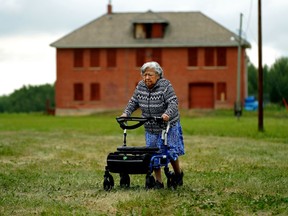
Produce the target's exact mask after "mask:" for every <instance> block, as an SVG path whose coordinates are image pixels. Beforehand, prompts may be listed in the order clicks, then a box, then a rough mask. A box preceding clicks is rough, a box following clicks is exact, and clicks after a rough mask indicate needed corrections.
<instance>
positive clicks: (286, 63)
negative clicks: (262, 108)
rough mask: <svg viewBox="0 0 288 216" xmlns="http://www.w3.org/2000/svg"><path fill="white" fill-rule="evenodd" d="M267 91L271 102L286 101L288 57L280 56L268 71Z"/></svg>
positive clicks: (287, 91) (287, 99) (287, 93)
mask: <svg viewBox="0 0 288 216" xmlns="http://www.w3.org/2000/svg"><path fill="white" fill-rule="evenodd" d="M269 87H270V88H269V92H270V101H271V102H272V103H279V104H283V103H282V100H283V98H285V100H286V101H288V57H281V58H279V59H277V60H276V61H275V63H274V64H273V65H272V67H271V69H270V71H269Z"/></svg>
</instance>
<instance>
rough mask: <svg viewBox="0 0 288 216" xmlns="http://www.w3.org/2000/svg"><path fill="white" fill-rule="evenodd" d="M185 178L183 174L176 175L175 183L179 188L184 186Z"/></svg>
mask: <svg viewBox="0 0 288 216" xmlns="http://www.w3.org/2000/svg"><path fill="white" fill-rule="evenodd" d="M183 176H184V173H183V172H181V173H180V174H175V183H176V185H177V186H182V185H183Z"/></svg>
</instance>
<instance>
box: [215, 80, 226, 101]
mask: <svg viewBox="0 0 288 216" xmlns="http://www.w3.org/2000/svg"><path fill="white" fill-rule="evenodd" d="M217 100H221V101H225V100H226V83H225V82H219V83H217Z"/></svg>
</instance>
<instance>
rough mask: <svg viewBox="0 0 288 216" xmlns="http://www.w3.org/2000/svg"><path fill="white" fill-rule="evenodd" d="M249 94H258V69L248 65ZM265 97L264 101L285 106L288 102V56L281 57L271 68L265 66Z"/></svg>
mask: <svg viewBox="0 0 288 216" xmlns="http://www.w3.org/2000/svg"><path fill="white" fill-rule="evenodd" d="M248 94H249V95H253V96H255V97H256V98H257V96H258V69H257V68H256V67H255V66H254V65H253V64H249V65H248ZM263 98H264V102H270V103H275V104H279V105H281V106H283V105H284V104H283V100H286V101H287V102H288V57H281V58H279V59H277V60H276V61H275V63H274V64H273V65H272V66H271V67H270V68H269V67H268V66H267V65H265V66H264V67H263Z"/></svg>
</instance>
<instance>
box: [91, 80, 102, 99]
mask: <svg viewBox="0 0 288 216" xmlns="http://www.w3.org/2000/svg"><path fill="white" fill-rule="evenodd" d="M90 100H91V101H99V100H100V84H99V83H91V85H90Z"/></svg>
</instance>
